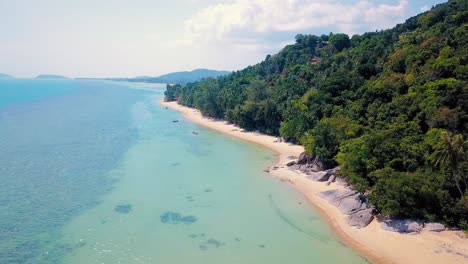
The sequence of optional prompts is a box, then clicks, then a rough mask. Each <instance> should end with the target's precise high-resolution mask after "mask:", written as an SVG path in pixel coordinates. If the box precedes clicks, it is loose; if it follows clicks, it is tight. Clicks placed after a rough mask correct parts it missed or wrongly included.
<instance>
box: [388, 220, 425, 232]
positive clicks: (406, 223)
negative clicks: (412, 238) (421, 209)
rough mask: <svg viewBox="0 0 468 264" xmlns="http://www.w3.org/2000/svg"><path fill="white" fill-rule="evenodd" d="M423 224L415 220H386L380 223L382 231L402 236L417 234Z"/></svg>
mask: <svg viewBox="0 0 468 264" xmlns="http://www.w3.org/2000/svg"><path fill="white" fill-rule="evenodd" d="M423 226H424V225H423V223H422V222H421V221H416V220H409V219H405V220H387V221H384V222H382V224H381V228H382V229H383V230H387V231H392V232H398V233H403V234H418V233H419V232H421V230H422V229H423Z"/></svg>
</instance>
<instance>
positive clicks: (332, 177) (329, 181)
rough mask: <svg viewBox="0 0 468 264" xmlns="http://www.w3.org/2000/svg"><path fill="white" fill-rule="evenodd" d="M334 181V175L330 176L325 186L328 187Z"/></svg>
mask: <svg viewBox="0 0 468 264" xmlns="http://www.w3.org/2000/svg"><path fill="white" fill-rule="evenodd" d="M335 180H336V175H334V174H332V175H330V178H328V181H327V185H330V184H331V183H332V182H335Z"/></svg>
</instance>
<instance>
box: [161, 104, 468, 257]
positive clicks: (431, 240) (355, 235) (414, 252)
mask: <svg viewBox="0 0 468 264" xmlns="http://www.w3.org/2000/svg"><path fill="white" fill-rule="evenodd" d="M159 104H161V105H162V106H165V107H167V108H170V109H173V110H176V111H178V112H180V113H181V114H182V115H183V116H184V117H185V118H186V119H188V120H190V121H192V122H194V123H196V124H199V125H201V126H204V127H207V128H209V129H212V130H215V131H217V132H219V133H222V134H225V135H229V136H232V137H235V138H237V139H241V140H245V141H249V142H251V143H255V144H257V145H261V146H263V147H266V148H269V149H271V150H272V151H274V152H276V153H277V154H278V158H277V161H276V164H275V165H273V166H272V167H271V168H270V171H269V174H270V175H271V176H272V177H275V178H278V179H279V180H281V181H284V182H287V183H288V185H289V186H291V187H293V188H294V189H296V190H297V191H299V192H301V193H302V194H303V195H304V196H305V197H306V198H307V200H308V201H309V203H310V204H311V205H312V206H313V207H314V208H316V209H317V210H318V211H319V212H320V214H321V215H322V217H323V220H324V221H325V222H326V223H327V224H328V226H329V227H330V230H331V231H332V233H333V234H334V235H335V236H336V237H337V239H338V240H339V241H341V242H342V243H343V244H345V245H346V246H348V247H350V248H352V249H353V250H355V251H356V252H358V253H359V254H360V255H361V256H363V257H364V258H366V259H367V260H369V261H370V262H372V263H468V257H467V256H468V240H466V239H462V238H459V237H457V236H456V235H455V232H453V231H443V232H440V233H434V232H429V231H423V232H421V233H420V234H417V235H408V234H400V233H395V232H390V231H385V230H383V229H381V228H380V223H379V222H378V221H377V219H374V221H372V223H371V224H370V225H368V226H367V227H365V228H362V229H358V228H356V227H351V226H349V225H348V224H347V223H346V215H345V214H343V213H341V212H340V211H339V210H338V208H336V207H334V206H333V205H331V204H329V203H328V202H327V201H326V200H324V199H322V198H321V197H319V196H318V194H319V193H320V192H323V191H326V190H332V189H339V188H344V186H342V185H339V184H336V183H332V184H330V185H329V186H326V184H325V183H324V182H315V181H312V180H309V179H307V178H306V175H305V174H303V173H299V172H297V171H293V170H290V169H289V168H287V166H286V163H287V162H289V161H291V160H293V159H292V158H290V157H296V158H297V157H298V156H299V154H300V153H302V152H303V151H304V148H303V147H302V146H299V145H293V144H290V143H285V142H281V143H280V142H276V140H277V138H276V137H273V136H268V135H264V134H261V133H256V132H245V131H244V130H243V129H241V128H239V127H237V126H235V125H232V124H228V123H227V122H226V121H220V120H214V119H209V118H206V117H203V116H202V115H201V113H200V111H199V110H196V109H192V108H188V107H185V106H181V105H179V104H177V102H163V101H160V102H159ZM275 168H276V169H275ZM460 252H461V253H460Z"/></svg>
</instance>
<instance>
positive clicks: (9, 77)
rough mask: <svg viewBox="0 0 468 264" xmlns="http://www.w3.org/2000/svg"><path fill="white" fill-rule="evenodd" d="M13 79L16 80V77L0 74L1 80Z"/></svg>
mask: <svg viewBox="0 0 468 264" xmlns="http://www.w3.org/2000/svg"><path fill="white" fill-rule="evenodd" d="M11 78H14V77H13V76H11V75H8V74H4V73H0V79H11Z"/></svg>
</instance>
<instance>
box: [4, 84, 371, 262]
mask: <svg viewBox="0 0 468 264" xmlns="http://www.w3.org/2000/svg"><path fill="white" fill-rule="evenodd" d="M15 81H16V82H18V85H17V86H14V85H13V86H12V85H11V83H9V84H8V85H10V88H9V89H10V90H9V91H8V92H9V93H10V94H11V87H17V89H19V90H21V89H25V90H24V92H22V93H17V95H15V96H12V98H13V97H15V100H11V101H10V102H9V103H4V104H3V105H2V106H0V180H1V181H2V183H3V184H2V185H0V263H184V264H185V263H272V264H274V263H365V260H364V259H362V258H361V257H359V256H358V255H357V254H355V253H354V252H352V251H351V250H350V249H348V248H346V247H344V246H342V245H341V244H340V243H338V242H337V241H336V240H335V239H334V237H333V236H332V235H331V232H330V230H329V229H328V227H327V226H326V225H325V223H324V222H323V221H322V220H321V219H320V217H319V214H318V213H317V212H316V211H315V210H314V209H313V208H312V207H311V206H310V205H308V204H307V202H306V200H305V199H304V197H302V196H301V195H300V194H298V193H296V192H295V191H294V190H292V189H290V188H289V187H288V186H287V185H285V184H284V183H281V182H279V181H277V180H275V179H273V178H271V177H268V176H267V175H265V174H264V173H263V172H262V169H264V168H265V167H266V166H268V165H271V163H272V162H273V161H274V159H275V156H274V154H273V153H272V152H270V151H269V150H267V149H264V148H262V147H259V146H256V145H253V144H250V143H247V142H243V141H239V140H235V139H231V138H229V137H226V136H224V135H220V134H218V133H216V132H213V131H210V130H208V129H205V128H202V127H199V126H197V125H195V124H193V123H190V122H189V121H186V120H184V119H183V117H181V115H180V114H179V113H176V112H174V111H172V110H168V109H165V108H164V107H161V106H159V105H158V104H156V103H155V102H156V101H157V100H159V99H160V98H161V97H162V94H163V90H164V89H163V88H162V86H161V87H154V86H144V85H140V84H118V83H110V82H87V81H47V82H45V81H39V82H38V81H32V80H15ZM10 82H11V81H10ZM31 86H34V87H35V88H38V86H39V88H40V87H41V86H42V87H62V88H58V89H57V90H54V89H50V88H49V89H48V90H46V91H45V94H40V93H39V94H40V95H39V96H31V95H28V96H25V97H21V95H23V94H25V93H29V91H30V90H31V89H34V88H33V87H31ZM4 87H6V84H5V83H4V82H3V81H0V97H2V91H3V89H2V88H4ZM25 87H26V88H25ZM15 92H17V91H15ZM4 101H6V100H4ZM173 120H179V122H177V123H175V122H172V121H173ZM192 131H197V132H198V133H199V135H194V134H192Z"/></svg>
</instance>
